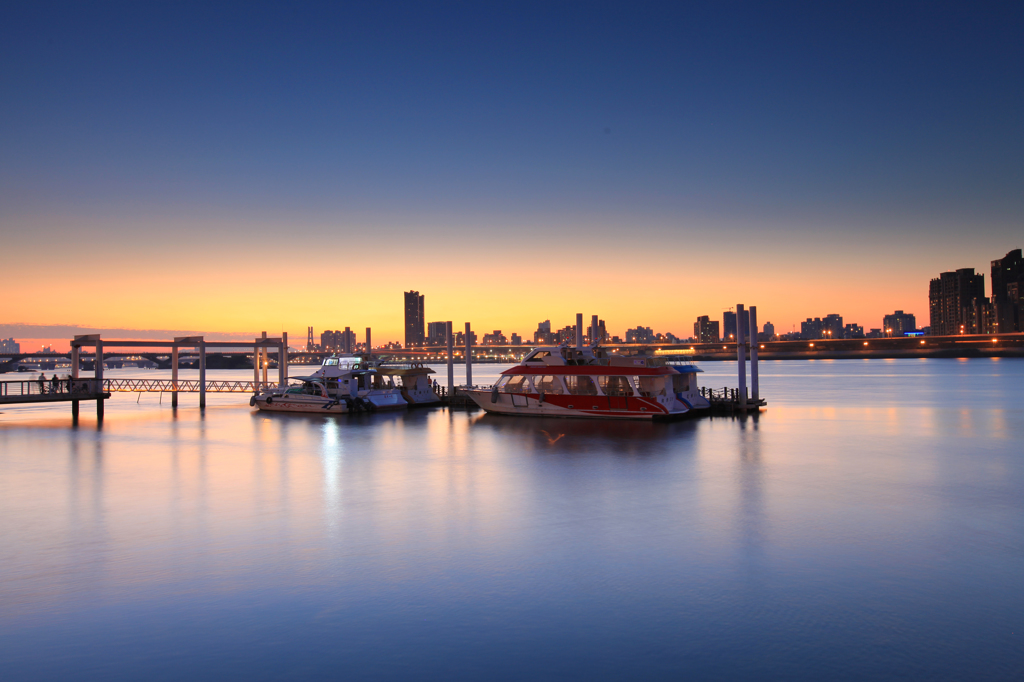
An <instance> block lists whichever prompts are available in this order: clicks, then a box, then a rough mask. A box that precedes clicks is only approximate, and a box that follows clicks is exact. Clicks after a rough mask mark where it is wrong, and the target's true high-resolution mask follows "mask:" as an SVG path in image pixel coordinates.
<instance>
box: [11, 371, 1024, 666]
mask: <svg viewBox="0 0 1024 682" xmlns="http://www.w3.org/2000/svg"><path fill="white" fill-rule="evenodd" d="M768 364H769V363H764V365H768ZM811 365H812V363H789V364H786V365H770V366H769V367H768V369H767V370H764V371H763V373H762V386H764V387H765V388H764V390H765V393H766V394H767V395H768V398H769V400H770V401H771V403H770V408H769V410H768V411H767V412H764V413H762V414H760V415H748V416H736V417H716V418H710V419H701V420H689V421H685V420H684V421H680V422H671V423H640V422H600V421H589V420H575V419H565V420H559V419H530V418H513V417H501V416H489V415H484V414H481V413H479V412H468V411H459V410H412V411H409V412H401V413H390V414H372V415H353V416H352V417H345V416H334V415H284V414H262V413H259V412H255V411H252V410H250V409H249V408H248V406H247V405H244V404H241V405H240V404H235V403H231V402H230V401H228V400H227V399H226V398H223V397H217V398H216V399H214V398H211V404H210V405H209V407H207V409H206V410H205V411H200V410H198V409H197V408H196V407H195V406H194V405H192V406H189V405H188V404H185V405H183V406H182V407H179V408H178V409H177V410H176V411H172V410H171V409H170V408H169V406H168V405H166V404H164V405H160V404H159V403H157V402H156V401H151V402H150V404H148V405H147V404H146V402H145V401H142V402H141V403H136V402H135V401H134V400H118V399H117V398H115V399H114V400H112V401H111V403H110V404H109V405H108V409H107V414H106V419H105V424H104V429H103V431H102V432H97V431H96V430H94V429H93V428H91V426H92V425H91V424H90V423H89V422H87V421H85V419H84V415H83V425H82V427H81V428H79V429H77V430H74V429H71V428H70V417H69V415H68V414H65V413H64V412H63V411H61V412H54V411H50V412H47V411H45V410H40V411H36V412H31V413H22V414H30V415H31V416H30V417H24V416H21V417H18V416H17V415H16V414H15V413H13V412H5V413H3V414H0V453H2V456H0V524H2V525H0V529H2V538H0V539H2V540H3V542H0V566H3V570H4V580H3V581H2V582H0V603H3V604H4V609H3V610H0V656H2V660H3V661H4V672H5V679H8V678H9V679H23V678H51V679H71V678H75V679H90V678H92V679H117V678H125V679H129V678H131V679H138V678H143V677H147V675H148V674H149V673H150V672H151V671H152V670H154V669H157V668H159V669H160V670H162V671H164V672H163V674H165V675H166V676H167V677H169V678H186V677H187V678H204V677H226V676H232V677H233V676H246V677H286V676H293V677H303V678H309V677H327V676H335V675H337V673H338V671H344V673H345V674H346V675H347V676H350V677H354V678H364V677H366V678H373V677H377V678H381V677H384V678H407V677H413V676H414V677H417V678H450V677H452V676H455V675H456V674H465V673H466V671H470V673H475V675H474V676H479V677H485V676H486V677H503V676H505V677H510V678H523V677H533V676H538V675H540V676H543V674H541V672H538V671H542V672H546V674H548V675H549V676H552V677H571V676H577V677H588V678H590V677H594V678H600V677H602V676H606V677H616V678H635V677H644V678H647V677H664V678H669V677H671V678H676V677H678V676H680V674H683V675H690V676H695V677H698V678H699V677H726V678H733V679H753V678H757V677H775V678H780V679H781V678H785V679H832V678H836V677H839V678H842V677H843V676H844V675H845V676H846V677H847V678H848V679H865V678H884V677H886V676H889V677H900V676H902V677H910V678H919V679H969V678H979V677H983V678H990V679H991V678H999V677H1003V678H1010V676H1011V675H1010V672H1012V671H1015V670H1019V669H1020V667H1021V665H1022V664H1024V654H1021V650H1020V648H1019V647H1016V648H1015V647H1014V646H1013V641H1015V640H1012V639H1011V638H1010V635H1008V634H1006V633H1012V632H1014V631H1015V630H1014V628H1015V627H1016V626H1015V625H1014V623H1015V619H1016V618H1017V617H1018V615H1017V614H1019V613H1020V612H1021V611H1022V610H1024V595H1022V593H1021V591H1020V590H1019V589H1017V583H1018V582H1019V575H1020V574H1021V573H1022V572H1024V552H1022V551H1021V542H1020V538H1021V537H1022V529H1024V502H1022V498H1021V496H1020V494H1019V491H1020V488H1021V486H1022V485H1024V461H1022V458H1021V457H1020V456H1019V445H1018V444H1019V443H1020V442H1021V441H1022V440H1024V413H1022V410H1021V409H1020V408H1019V407H1014V406H1016V405H1020V404H1021V402H1020V399H1021V398H1024V395H1022V392H1024V372H1022V371H1021V364H1020V363H1017V364H1014V363H1012V362H1009V361H1004V362H1001V363H999V364H998V366H997V365H994V364H993V363H988V362H984V361H981V362H978V363H974V362H969V363H953V362H950V363H945V364H942V363H930V362H929V363H921V362H918V361H908V362H901V361H896V362H893V363H881V362H878V363H864V362H860V361H857V362H850V363H843V362H838V361H835V362H828V363H826V362H819V363H814V366H815V369H813V370H812V369H809V367H811ZM708 369H709V370H713V369H714V368H713V367H711V368H708ZM814 372H821V374H814ZM826 377H827V378H826ZM707 383H712V382H707ZM950 386H955V388H956V390H955V391H950ZM221 399H223V402H220V403H218V402H217V401H218V400H221ZM183 402H185V401H183ZM878 642H885V643H886V645H885V646H881V645H879V644H878ZM55 651H59V652H61V654H60V656H54V655H53V652H55ZM866 652H867V653H866Z"/></svg>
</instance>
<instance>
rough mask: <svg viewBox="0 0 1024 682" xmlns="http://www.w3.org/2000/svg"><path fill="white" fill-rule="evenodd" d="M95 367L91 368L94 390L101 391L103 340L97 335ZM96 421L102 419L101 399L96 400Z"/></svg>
mask: <svg viewBox="0 0 1024 682" xmlns="http://www.w3.org/2000/svg"><path fill="white" fill-rule="evenodd" d="M94 364H95V369H94V370H93V376H95V377H96V392H97V393H99V392H102V391H103V341H102V339H100V337H99V336H97V337H96V362H95V363H94ZM96 421H98V422H101V421H103V401H102V400H97V401H96Z"/></svg>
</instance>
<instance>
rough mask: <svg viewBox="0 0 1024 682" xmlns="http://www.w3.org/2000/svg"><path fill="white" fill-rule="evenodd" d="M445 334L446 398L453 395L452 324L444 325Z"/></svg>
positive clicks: (449, 322)
mask: <svg viewBox="0 0 1024 682" xmlns="http://www.w3.org/2000/svg"><path fill="white" fill-rule="evenodd" d="M444 330H445V334H446V335H447V337H448V398H449V400H450V399H451V397H452V396H453V395H455V337H454V336H452V322H451V320H448V321H447V322H445V323H444Z"/></svg>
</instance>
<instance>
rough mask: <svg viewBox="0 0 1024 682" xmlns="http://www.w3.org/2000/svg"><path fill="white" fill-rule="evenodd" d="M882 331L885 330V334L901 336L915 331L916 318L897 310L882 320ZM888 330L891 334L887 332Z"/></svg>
mask: <svg viewBox="0 0 1024 682" xmlns="http://www.w3.org/2000/svg"><path fill="white" fill-rule="evenodd" d="M882 329H884V330H886V334H891V335H892V336H903V335H904V334H905V333H907V332H912V331H914V330H915V329H917V318H916V317H915V316H913V315H911V314H910V313H905V312H903V311H902V310H897V311H896V312H894V313H893V314H892V315H886V316H885V317H883V318H882ZM890 329H891V330H892V332H889V331H888V330H890Z"/></svg>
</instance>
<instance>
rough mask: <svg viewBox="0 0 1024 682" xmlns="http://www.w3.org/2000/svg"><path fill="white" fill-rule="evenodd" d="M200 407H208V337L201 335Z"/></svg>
mask: <svg viewBox="0 0 1024 682" xmlns="http://www.w3.org/2000/svg"><path fill="white" fill-rule="evenodd" d="M264 380H266V377H264ZM199 407H206V339H205V338H204V337H202V336H200V337H199Z"/></svg>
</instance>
